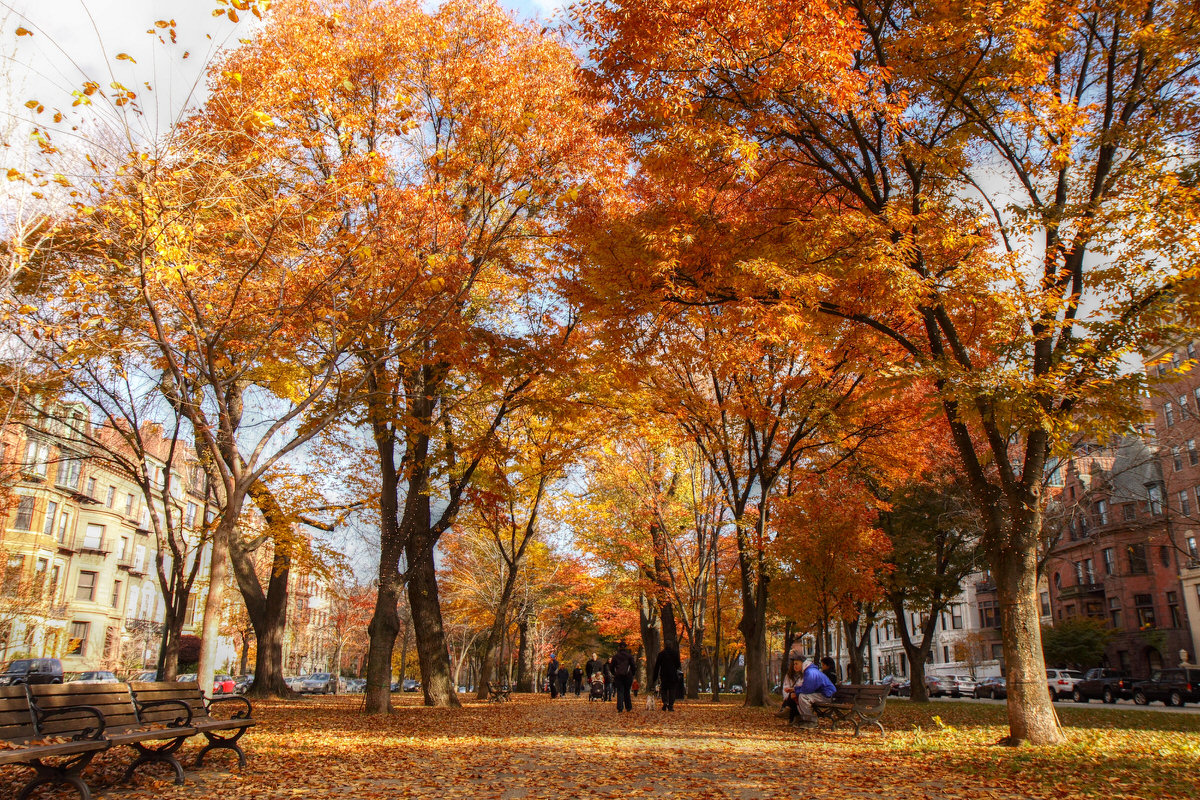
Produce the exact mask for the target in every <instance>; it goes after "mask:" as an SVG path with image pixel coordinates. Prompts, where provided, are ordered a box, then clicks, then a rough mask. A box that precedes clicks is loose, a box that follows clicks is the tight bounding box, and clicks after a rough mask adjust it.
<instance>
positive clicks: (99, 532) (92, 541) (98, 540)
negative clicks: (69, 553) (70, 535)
mask: <svg viewBox="0 0 1200 800" xmlns="http://www.w3.org/2000/svg"><path fill="white" fill-rule="evenodd" d="M103 542H104V526H103V525H97V524H95V523H91V524H89V525H88V526H87V528H86V529H85V530H84V532H83V549H84V550H99V549H100V546H101V545H102V544H103Z"/></svg>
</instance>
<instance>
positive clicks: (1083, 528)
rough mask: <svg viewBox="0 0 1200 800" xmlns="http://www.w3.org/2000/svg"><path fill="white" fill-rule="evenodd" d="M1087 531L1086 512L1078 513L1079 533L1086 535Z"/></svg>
mask: <svg viewBox="0 0 1200 800" xmlns="http://www.w3.org/2000/svg"><path fill="white" fill-rule="evenodd" d="M1087 532H1088V521H1087V514H1080V515H1079V535H1080V536H1087Z"/></svg>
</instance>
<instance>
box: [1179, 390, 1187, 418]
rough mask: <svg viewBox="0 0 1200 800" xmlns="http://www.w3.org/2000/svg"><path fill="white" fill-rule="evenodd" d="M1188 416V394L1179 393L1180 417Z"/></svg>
mask: <svg viewBox="0 0 1200 800" xmlns="http://www.w3.org/2000/svg"><path fill="white" fill-rule="evenodd" d="M1187 418H1188V404H1187V395H1186V394H1181V395H1179V419H1180V420H1185V419H1187Z"/></svg>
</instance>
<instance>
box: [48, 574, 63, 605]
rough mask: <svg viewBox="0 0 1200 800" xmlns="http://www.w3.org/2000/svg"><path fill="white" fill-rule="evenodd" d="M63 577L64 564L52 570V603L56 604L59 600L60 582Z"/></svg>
mask: <svg viewBox="0 0 1200 800" xmlns="http://www.w3.org/2000/svg"><path fill="white" fill-rule="evenodd" d="M61 577H62V564H55V565H54V566H53V567H51V568H50V602H51V603H54V602H56V601H57V600H58V581H59V579H60V578H61Z"/></svg>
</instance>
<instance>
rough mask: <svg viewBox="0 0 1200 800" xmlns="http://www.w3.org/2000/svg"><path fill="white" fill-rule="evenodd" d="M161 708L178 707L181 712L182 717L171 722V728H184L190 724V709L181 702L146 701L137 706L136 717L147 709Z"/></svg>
mask: <svg viewBox="0 0 1200 800" xmlns="http://www.w3.org/2000/svg"><path fill="white" fill-rule="evenodd" d="M163 706H178V707H179V708H180V709H182V710H183V713H184V716H182V717H176V718H175V719H174V720H172V721H171V727H172V728H186V727H188V726H189V725H191V724H192V707H191V706H189V705H188V704H187V703H185V702H183V701H182V700H146V701H143V702H139V703H138V704H137V710H138V716H139V717H140V716H141V715H142V712H143V711H145V710H146V709H148V708H162V707H163Z"/></svg>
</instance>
